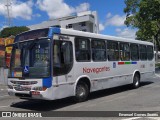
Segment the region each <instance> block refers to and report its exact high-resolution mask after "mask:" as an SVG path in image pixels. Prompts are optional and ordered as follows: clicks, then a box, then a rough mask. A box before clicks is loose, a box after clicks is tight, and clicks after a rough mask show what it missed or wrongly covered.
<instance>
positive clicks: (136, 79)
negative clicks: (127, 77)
mask: <svg viewBox="0 0 160 120" xmlns="http://www.w3.org/2000/svg"><path fill="white" fill-rule="evenodd" d="M132 86H133V88H134V89H136V88H138V87H139V86H140V76H139V75H138V74H135V75H134V78H133V84H132Z"/></svg>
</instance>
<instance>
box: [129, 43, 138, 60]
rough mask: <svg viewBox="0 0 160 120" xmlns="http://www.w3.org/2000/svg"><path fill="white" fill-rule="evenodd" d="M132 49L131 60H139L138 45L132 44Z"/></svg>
mask: <svg viewBox="0 0 160 120" xmlns="http://www.w3.org/2000/svg"><path fill="white" fill-rule="evenodd" d="M130 49H131V60H139V52H138V45H137V44H131V45H130Z"/></svg>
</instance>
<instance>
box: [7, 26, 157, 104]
mask: <svg viewBox="0 0 160 120" xmlns="http://www.w3.org/2000/svg"><path fill="white" fill-rule="evenodd" d="M12 46H13V49H12V56H11V64H10V70H9V76H8V93H9V95H14V96H17V97H20V98H26V99H45V100H55V99H61V98H65V97H69V96H74V98H75V100H77V101H79V102H81V101H85V100H86V99H87V97H88V95H89V93H90V92H93V91H97V90H102V89H106V88H111V87H116V86H121V85H126V84H131V85H132V87H134V88H138V87H139V85H140V81H141V80H142V79H146V78H149V77H151V76H152V75H154V72H155V60H154V53H153V44H152V43H150V42H145V41H138V40H132V39H126V38H120V37H113V36H107V35H100V34H94V33H88V32H81V31H75V30H68V29H63V28H56V27H50V28H46V29H38V30H33V31H28V32H24V33H22V34H19V35H17V36H16V38H15V41H14V44H13V45H12Z"/></svg>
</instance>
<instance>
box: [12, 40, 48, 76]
mask: <svg viewBox="0 0 160 120" xmlns="http://www.w3.org/2000/svg"><path fill="white" fill-rule="evenodd" d="M49 42H50V40H49V39H36V40H32V41H27V42H21V43H15V44H14V45H13V50H12V57H11V66H10V71H9V77H22V78H26V77H27V78H42V77H49V76H50V45H49Z"/></svg>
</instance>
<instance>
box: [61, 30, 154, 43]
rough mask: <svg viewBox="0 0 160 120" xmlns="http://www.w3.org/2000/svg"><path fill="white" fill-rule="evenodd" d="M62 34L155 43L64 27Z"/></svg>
mask: <svg viewBox="0 0 160 120" xmlns="http://www.w3.org/2000/svg"><path fill="white" fill-rule="evenodd" d="M60 34H65V35H73V36H80V37H88V38H97V39H106V40H114V41H120V42H130V43H138V44H146V45H153V43H151V42H146V41H141V40H135V39H130V38H122V37H115V36H110V35H102V34H96V33H90V32H83V31H77V30H71V29H64V28H60Z"/></svg>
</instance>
